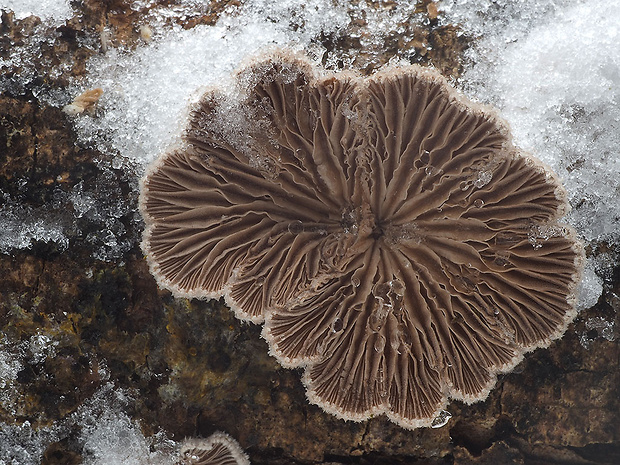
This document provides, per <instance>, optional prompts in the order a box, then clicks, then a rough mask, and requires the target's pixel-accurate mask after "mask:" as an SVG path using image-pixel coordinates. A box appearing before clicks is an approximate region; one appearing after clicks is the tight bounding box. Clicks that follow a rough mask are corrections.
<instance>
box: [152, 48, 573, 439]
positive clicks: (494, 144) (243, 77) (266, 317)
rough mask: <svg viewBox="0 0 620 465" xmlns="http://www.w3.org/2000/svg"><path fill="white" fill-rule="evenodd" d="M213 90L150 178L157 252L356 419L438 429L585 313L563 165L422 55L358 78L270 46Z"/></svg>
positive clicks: (183, 284) (172, 271) (186, 283)
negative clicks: (556, 166) (578, 295)
mask: <svg viewBox="0 0 620 465" xmlns="http://www.w3.org/2000/svg"><path fill="white" fill-rule="evenodd" d="M237 81H238V84H239V85H238V87H239V95H240V97H239V98H232V97H229V96H227V95H226V94H224V93H223V92H220V91H217V90H213V91H211V92H208V93H207V94H206V95H204V97H203V98H202V100H201V101H200V102H199V103H198V104H197V105H196V106H195V107H194V108H193V110H192V112H191V118H190V123H189V128H188V129H187V131H186V133H185V137H184V144H183V145H182V146H180V147H178V148H177V149H176V150H173V151H172V152H170V153H168V154H166V155H165V156H163V157H162V158H160V159H159V160H158V161H157V162H156V163H155V164H154V165H153V166H152V167H151V168H150V170H149V172H148V173H147V176H146V178H145V179H144V182H143V186H142V193H141V208H142V212H143V215H144V218H145V222H146V231H145V236H144V241H143V247H144V251H145V253H146V255H147V259H148V261H149V264H150V266H151V270H152V272H153V274H154V275H155V276H156V278H157V279H158V282H159V284H160V285H162V286H163V287H166V288H168V289H170V290H172V291H173V292H174V294H175V295H177V296H184V297H197V298H215V297H219V296H222V295H224V296H225V297H226V299H227V302H228V303H229V305H230V306H231V308H232V309H234V311H235V313H236V315H237V316H238V317H239V318H241V319H244V320H250V321H253V322H256V323H261V322H264V324H265V328H264V331H263V335H264V337H265V338H266V339H267V341H268V343H269V345H270V349H271V353H272V354H273V355H274V356H275V357H276V358H277V359H278V360H279V361H280V362H281V363H282V364H283V365H284V366H287V367H305V373H304V382H305V384H306V387H307V394H308V398H309V399H310V400H311V401H312V402H313V403H316V404H318V405H319V406H321V407H322V408H323V409H324V410H326V411H327V412H330V413H333V414H335V415H337V416H339V417H341V418H344V419H348V420H358V421H359V420H364V419H367V418H369V417H370V416H371V415H375V414H380V413H385V414H386V415H387V416H388V417H389V418H390V419H392V420H393V421H394V422H396V423H398V424H399V425H401V426H403V427H406V428H415V427H419V426H430V425H432V424H433V421H434V420H435V418H436V417H438V415H439V414H440V413H441V411H442V409H443V407H445V405H446V404H447V401H448V399H449V398H453V399H461V400H464V401H466V402H473V401H477V400H480V399H484V398H485V397H486V396H487V394H488V392H489V390H490V389H491V388H492V386H493V385H494V383H495V380H496V374H497V373H498V372H501V371H506V370H509V369H511V368H512V367H513V366H514V365H515V364H516V363H517V362H518V361H519V360H520V358H521V356H522V354H523V353H524V352H526V351H529V350H533V349H534V348H536V347H540V346H544V345H547V344H548V343H549V342H550V341H551V340H552V339H554V338H557V337H559V336H560V335H561V334H562V333H563V332H564V330H565V328H566V325H567V323H568V322H569V321H570V320H571V319H572V318H573V316H574V314H575V310H574V299H575V295H574V294H575V287H576V285H577V281H578V278H579V274H580V270H581V262H582V249H581V246H580V245H579V243H578V242H577V241H576V239H575V235H574V232H573V231H572V230H571V229H570V228H569V227H566V226H564V225H561V224H558V222H557V221H558V218H559V217H560V216H562V215H563V214H564V213H565V210H566V201H565V193H564V191H563V189H562V188H561V186H560V185H559V183H558V181H557V180H556V177H555V176H554V175H553V174H552V173H551V172H550V171H549V170H548V169H546V167H544V166H543V165H542V164H541V163H540V162H538V161H537V160H535V159H533V158H531V157H529V156H526V155H524V154H523V153H522V152H521V151H519V150H518V149H517V148H515V147H514V146H513V145H512V143H511V139H510V134H509V132H508V129H507V128H506V126H505V124H504V123H503V122H502V121H501V120H499V119H498V118H497V117H496V116H495V114H494V113H493V112H492V111H490V110H487V109H483V108H481V107H479V106H477V105H474V104H472V103H471V102H469V101H467V100H466V99H464V98H462V97H460V96H459V95H457V94H456V92H455V91H454V90H453V89H451V88H450V87H449V86H448V84H447V83H446V82H445V80H444V79H443V78H442V77H441V76H439V75H437V74H436V73H434V72H432V71H429V70H424V69H422V68H420V67H416V66H408V67H400V68H392V69H389V70H385V71H382V72H380V73H377V74H375V75H374V76H371V77H369V78H366V79H363V78H360V77H358V76H355V75H353V74H351V73H341V74H329V75H320V73H319V72H317V71H315V70H314V69H313V68H312V66H311V65H310V64H309V63H307V62H306V61H304V60H303V59H300V58H295V57H291V56H290V55H288V54H287V53H285V52H279V53H274V54H272V55H271V56H268V57H266V58H264V59H262V60H260V61H257V62H255V63H254V64H251V65H249V66H248V67H247V68H246V69H244V70H242V71H241V72H240V73H239V74H238V76H237Z"/></svg>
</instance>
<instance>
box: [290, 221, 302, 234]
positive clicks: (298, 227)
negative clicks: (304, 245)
mask: <svg viewBox="0 0 620 465" xmlns="http://www.w3.org/2000/svg"><path fill="white" fill-rule="evenodd" d="M303 231H304V225H303V223H302V222H301V221H299V220H295V221H291V222H290V223H289V225H288V232H290V233H291V234H300V233H302V232H303Z"/></svg>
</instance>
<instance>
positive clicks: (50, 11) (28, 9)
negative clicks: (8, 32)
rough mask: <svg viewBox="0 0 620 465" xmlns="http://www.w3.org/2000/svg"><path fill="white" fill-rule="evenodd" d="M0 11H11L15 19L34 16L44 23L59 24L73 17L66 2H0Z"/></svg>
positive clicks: (30, 0) (7, 0)
mask: <svg viewBox="0 0 620 465" xmlns="http://www.w3.org/2000/svg"><path fill="white" fill-rule="evenodd" d="M0 10H5V11H7V10H11V11H12V12H13V13H15V18H16V19H24V18H26V17H28V16H31V15H35V16H38V17H39V18H41V19H42V20H44V21H48V22H50V23H55V24H60V23H62V22H63V21H65V20H66V19H69V18H71V16H73V10H72V9H71V5H70V2H69V1H68V0H65V1H63V0H0Z"/></svg>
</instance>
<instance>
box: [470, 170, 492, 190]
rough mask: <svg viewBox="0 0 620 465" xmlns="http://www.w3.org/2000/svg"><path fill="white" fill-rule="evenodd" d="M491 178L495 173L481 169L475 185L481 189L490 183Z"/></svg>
mask: <svg viewBox="0 0 620 465" xmlns="http://www.w3.org/2000/svg"><path fill="white" fill-rule="evenodd" d="M491 179H493V173H492V172H491V171H488V170H486V171H479V172H478V177H477V178H476V180H475V181H474V186H476V187H477V188H478V189H480V188H481V187H484V186H486V185H487V184H488V183H490V182H491Z"/></svg>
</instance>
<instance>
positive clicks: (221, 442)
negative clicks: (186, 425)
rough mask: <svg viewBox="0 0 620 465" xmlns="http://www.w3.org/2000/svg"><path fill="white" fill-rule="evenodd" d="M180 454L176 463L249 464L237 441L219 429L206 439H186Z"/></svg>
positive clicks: (190, 464) (200, 464)
mask: <svg viewBox="0 0 620 465" xmlns="http://www.w3.org/2000/svg"><path fill="white" fill-rule="evenodd" d="M180 456H181V459H180V460H179V461H178V462H177V465H250V460H249V459H248V456H247V455H246V454H245V452H243V449H241V446H240V445H239V443H238V442H237V441H235V440H234V439H233V438H231V437H230V436H229V435H228V434H226V433H222V432H220V431H218V432H215V433H213V434H212V435H211V436H209V437H208V438H207V439H198V438H191V439H186V440H185V441H183V444H181V451H180Z"/></svg>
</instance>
